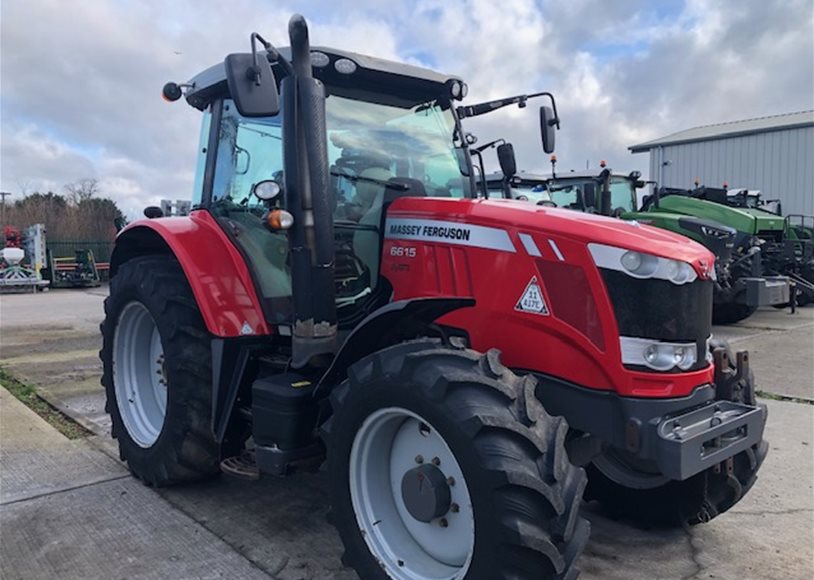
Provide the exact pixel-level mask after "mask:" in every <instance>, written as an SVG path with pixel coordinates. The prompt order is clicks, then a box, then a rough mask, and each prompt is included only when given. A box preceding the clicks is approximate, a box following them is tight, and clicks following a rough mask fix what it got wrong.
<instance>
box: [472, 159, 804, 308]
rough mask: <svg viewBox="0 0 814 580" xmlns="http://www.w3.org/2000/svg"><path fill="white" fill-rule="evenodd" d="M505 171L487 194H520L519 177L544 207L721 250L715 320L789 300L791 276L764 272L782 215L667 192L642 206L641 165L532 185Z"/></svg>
mask: <svg viewBox="0 0 814 580" xmlns="http://www.w3.org/2000/svg"><path fill="white" fill-rule="evenodd" d="M506 175H507V172H504V173H498V174H492V175H489V176H487V177H486V179H484V180H482V181H483V190H484V191H486V192H487V195H488V194H489V193H490V192H491V193H492V194H493V195H500V196H502V197H517V196H515V195H514V194H513V192H514V191H515V190H516V189H517V188H516V186H515V185H514V184H515V182H517V183H518V184H522V185H523V186H524V187H523V190H524V192H525V193H524V195H523V197H525V198H526V199H528V200H529V201H531V202H534V203H537V204H538V205H543V206H550V207H563V208H567V209H576V210H578V211H585V212H589V213H598V214H602V215H607V216H614V217H619V218H622V219H625V220H635V221H636V222H638V223H642V224H647V225H652V226H655V227H658V228H662V229H666V230H670V231H673V232H676V233H679V234H682V235H685V236H687V237H688V238H691V239H693V240H695V241H697V242H700V243H701V244H704V245H705V246H707V247H708V248H709V249H710V250H711V251H712V252H713V253H714V254H715V256H716V268H715V269H716V277H717V280H716V283H715V294H714V307H713V313H712V316H713V322H714V323H715V324H733V323H735V322H739V321H741V320H744V319H745V318H748V317H749V316H751V315H752V314H753V313H754V312H755V311H756V310H757V309H758V307H760V306H770V305H771V306H780V307H782V306H784V305H786V304H788V302H789V293H790V283H789V279H788V278H787V277H785V276H766V275H764V266H763V261H764V258H763V255H762V248H761V245H762V243H764V242H763V239H762V238H761V237H760V236H761V235H763V234H764V233H765V232H773V231H779V232H781V234H782V231H783V228H784V220H783V218H782V217H778V216H777V215H774V214H770V215H766V214H767V212H762V211H761V210H749V209H745V208H737V207H730V206H727V205H726V204H722V203H716V202H713V201H709V200H705V199H699V198H696V197H691V196H685V195H670V194H667V195H660V193H661V192H660V190H657V191H656V193H655V194H654V195H652V196H647V197H645V199H644V202H643V204H641V209H640V210H637V209H636V208H638V207H639V203H638V196H637V189H639V188H642V187H644V186H645V185H646V183H645V182H644V181H642V180H641V173H639V172H638V171H633V172H631V173H630V174H619V173H613V172H612V171H611V170H610V169H609V168H606V167H602V168H601V169H600V170H599V171H596V170H585V171H578V172H568V173H560V174H557V173H554V174H553V175H552V176H551V177H547V178H539V179H538V180H537V184H536V185H535V186H532V187H530V188H529V181H530V174H526V173H519V174H516V175H510V176H509V177H506ZM505 184H508V186H506V185H505ZM507 192H509V193H508V194H507ZM752 211H756V212H760V213H761V215H755V214H754V213H751V212H752Z"/></svg>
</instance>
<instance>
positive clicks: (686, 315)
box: [600, 268, 712, 370]
mask: <svg viewBox="0 0 814 580" xmlns="http://www.w3.org/2000/svg"><path fill="white" fill-rule="evenodd" d="M600 272H601V273H602V278H603V279H604V281H605V287H606V288H607V291H608V295H609V296H610V299H611V303H612V304H613V311H614V314H615V315H616V324H617V326H618V327H619V335H620V336H631V337H638V338H652V339H656V340H663V341H669V342H694V343H696V347H697V348H698V352H697V357H696V360H697V361H698V362H697V363H696V366H695V367H693V369H691V370H694V369H700V368H704V367H705V366H706V364H707V363H706V341H707V338H709V336H710V334H711V333H712V281H710V280H696V281H695V282H691V283H689V284H681V285H676V284H673V283H672V282H668V281H667V280H658V279H639V278H633V277H631V276H628V275H627V274H625V273H623V272H618V271H616V270H608V269H604V268H600Z"/></svg>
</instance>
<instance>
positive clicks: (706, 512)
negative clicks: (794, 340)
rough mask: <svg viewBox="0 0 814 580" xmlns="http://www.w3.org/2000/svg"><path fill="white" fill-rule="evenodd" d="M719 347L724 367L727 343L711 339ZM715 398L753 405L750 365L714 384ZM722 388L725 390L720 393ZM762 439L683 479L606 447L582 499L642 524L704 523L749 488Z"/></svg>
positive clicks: (763, 450) (763, 453)
mask: <svg viewBox="0 0 814 580" xmlns="http://www.w3.org/2000/svg"><path fill="white" fill-rule="evenodd" d="M716 349H724V350H725V351H726V353H727V357H726V359H727V360H728V364H729V369H728V370H731V371H733V372H734V370H735V364H734V361H735V357H734V356H733V353H732V349H731V348H730V346H729V344H728V343H727V342H726V341H724V340H717V339H713V340H712V341H711V342H710V351H711V352H714V351H715V350H716ZM716 391H717V393H718V394H717V397H716V398H718V399H724V400H731V401H734V402H738V403H744V404H749V405H754V404H755V403H756V401H755V392H756V390H755V378H754V375H753V374H752V372H751V371H750V372H749V373H748V375H747V376H746V377H744V378H742V379H740V380H739V381H738V382H737V384H729V385H727V386H726V388H725V387H724V385H716ZM724 391H727V392H728V395H727V396H722V393H723V392H724ZM768 447H769V446H768V443H767V442H766V441H765V440H763V441H760V442H759V443H758V444H756V445H753V446H752V447H751V448H749V449H747V450H745V451H742V452H741V453H738V454H737V455H735V456H734V457H732V458H731V459H729V460H727V461H725V462H723V463H721V464H719V465H718V466H717V467H713V468H710V469H707V470H706V471H702V472H701V473H698V474H697V475H694V476H693V477H691V478H689V479H687V480H684V481H675V480H671V479H668V478H666V477H664V476H663V475H661V474H660V473H659V472H658V470H657V469H656V468H655V466H654V465H646V464H643V463H642V462H641V461H637V460H636V458H635V457H632V456H631V455H630V454H629V453H627V452H625V451H622V450H617V449H613V448H608V449H606V450H605V451H604V452H603V453H602V454H601V455H600V456H599V457H597V458H596V459H594V460H593V461H592V462H591V464H590V465H588V468H587V471H588V487H587V489H586V490H585V499H587V500H589V501H590V500H597V501H598V502H599V503H600V504H602V506H603V508H604V509H605V510H606V511H607V512H609V513H610V514H611V515H614V516H617V517H620V518H626V519H629V520H631V521H634V522H637V523H639V524H643V525H652V524H656V525H665V526H685V525H691V526H692V525H696V524H700V523H706V522H708V521H709V520H711V519H712V518H715V517H717V516H719V515H720V514H722V513H724V512H726V511H727V510H729V509H730V508H731V507H732V506H734V505H735V504H736V503H738V502H739V501H740V500H741V499H743V497H744V496H745V495H746V493H747V492H748V491H749V490H750V489H751V488H752V486H753V485H754V483H755V481H756V480H757V472H758V469H760V466H761V464H762V463H763V460H764V459H765V457H766V453H767V451H768Z"/></svg>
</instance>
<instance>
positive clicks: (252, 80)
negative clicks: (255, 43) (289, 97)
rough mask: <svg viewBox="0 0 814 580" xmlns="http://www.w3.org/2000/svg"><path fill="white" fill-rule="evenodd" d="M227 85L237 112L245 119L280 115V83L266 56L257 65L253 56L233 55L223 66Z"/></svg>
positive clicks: (261, 55) (228, 57)
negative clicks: (276, 79) (278, 88)
mask: <svg viewBox="0 0 814 580" xmlns="http://www.w3.org/2000/svg"><path fill="white" fill-rule="evenodd" d="M223 64H224V66H225V68H226V84H227V85H228V86H229V93H230V94H231V97H232V100H233V101H234V102H235V106H236V107H237V111H238V112H239V113H240V114H241V115H243V116H244V117H271V116H273V115H276V114H277V113H279V112H280V95H279V94H278V93H277V82H276V81H275V80H274V73H273V72H272V71H271V65H270V64H269V61H268V59H267V58H266V55H265V54H260V55H259V56H258V58H257V64H256V65H255V62H254V57H253V56H252V55H251V54H230V55H228V56H227V57H226V60H224V62H223Z"/></svg>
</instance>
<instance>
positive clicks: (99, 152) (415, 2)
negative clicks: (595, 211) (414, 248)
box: [0, 0, 814, 218]
mask: <svg viewBox="0 0 814 580" xmlns="http://www.w3.org/2000/svg"><path fill="white" fill-rule="evenodd" d="M296 12H299V13H302V14H303V15H305V17H306V18H307V19H308V21H309V24H310V36H311V41H312V43H313V44H321V45H327V46H333V47H336V48H342V49H347V50H352V51H356V52H362V53H366V54H370V55H373V56H378V57H382V58H387V59H394V60H401V61H406V62H409V63H412V64H417V65H421V66H427V67H430V68H433V69H436V70H439V71H442V72H445V73H449V74H456V75H459V76H461V77H463V78H464V79H465V80H466V82H467V83H468V85H469V89H470V91H469V97H468V98H467V100H466V103H470V104H472V103H476V102H479V101H482V100H488V99H493V98H498V97H502V96H508V95H513V94H521V93H531V92H537V91H543V90H545V91H550V92H552V93H554V95H555V96H556V98H557V106H558V109H559V116H560V119H561V122H562V128H561V130H560V131H559V132H558V133H557V150H556V154H557V157H558V159H559V162H558V166H557V168H558V170H567V169H580V168H584V167H585V166H586V163H590V164H591V166H596V165H597V164H598V163H599V161H600V160H601V159H604V160H607V161H608V163H609V164H610V166H611V167H613V168H614V169H617V170H624V171H629V170H632V169H639V170H641V171H642V172H643V173H644V174H645V175H646V173H647V164H648V158H647V154H638V155H632V154H631V153H630V152H629V151H628V150H627V148H628V147H629V146H631V145H633V144H636V143H640V142H643V141H647V140H650V139H654V138H658V137H661V136H664V135H667V134H670V133H673V132H676V131H680V130H683V129H687V128H690V127H694V126H698V125H706V124H711V123H720V122H725V121H734V120H739V119H746V118H752V117H759V116H765V115H773V114H780V113H788V112H793V111H802V110H810V109H814V1H813V0H774V1H767V0H686V1H680V0H664V1H652V0H613V1H609V0H556V1H555V0H545V1H540V0H537V1H535V0H499V1H496V0H472V1H464V0H445V1H443V2H441V1H429V0H389V1H388V2H381V1H380V0H375V1H374V0H334V1H331V2H327V1H322V2H318V1H311V0H300V1H294V0H274V1H271V0H230V1H229V2H222V1H217V2H215V1H213V0H196V1H192V0H174V1H173V2H167V1H165V0H3V1H2V4H0V190H2V191H9V192H11V193H12V196H11V198H10V199H11V200H13V199H19V197H20V196H22V195H26V194H31V193H33V192H35V191H47V190H52V191H56V192H61V191H63V188H64V185H65V184H67V183H71V182H75V181H78V180H80V179H86V178H96V179H98V180H99V182H100V185H101V190H102V192H103V193H104V194H105V195H108V196H109V197H111V198H113V199H114V200H116V202H117V203H118V204H119V206H120V207H121V208H122V209H123V211H124V212H125V213H126V214H127V215H128V216H129V217H130V218H134V217H136V216H138V215H140V214H141V211H142V209H143V208H144V207H145V206H147V205H157V203H158V200H160V199H163V198H171V199H187V198H189V197H190V195H191V190H192V182H193V174H194V164H195V154H196V149H197V143H198V135H199V123H200V113H199V112H198V111H196V110H195V109H193V108H191V107H189V106H187V105H186V104H185V103H184V102H183V101H178V102H176V103H173V104H169V103H166V102H164V101H163V100H162V99H161V97H160V91H161V87H162V86H163V84H164V83H165V82H167V81H169V80H174V81H179V82H182V81H185V80H187V79H189V78H190V77H192V76H193V75H194V74H195V73H197V72H199V71H200V70H202V69H203V68H206V67H208V66H210V65H212V64H214V63H216V62H218V61H222V59H223V57H224V56H225V55H226V54H228V53H230V52H245V51H246V50H247V49H248V46H249V44H248V38H249V34H250V33H251V32H253V31H257V32H259V33H261V34H262V35H263V36H265V37H266V38H268V39H269V40H271V41H272V42H273V43H274V44H276V45H278V46H283V45H285V44H287V42H286V30H287V23H288V19H289V17H290V16H291V14H293V13H296ZM533 103H534V101H531V102H530V106H529V107H528V108H526V109H518V108H516V107H511V108H506V109H502V110H501V111H499V112H496V113H493V114H490V115H486V116H484V117H479V118H475V119H471V120H469V122H468V123H467V125H466V127H467V129H468V130H469V131H471V132H472V133H474V134H475V135H477V136H478V138H479V142H480V143H486V142H487V141H490V140H492V139H496V138H499V137H502V138H505V139H507V140H509V141H511V142H512V143H513V144H514V146H515V152H516V154H517V159H518V167H519V168H520V169H522V170H525V171H547V170H548V169H549V168H550V165H549V162H548V155H546V154H544V153H543V151H542V147H541V145H540V137H539V125H538V119H537V114H536V106H531V104H533ZM487 161H488V162H489V166H488V167H487V169H494V168H495V165H496V163H495V161H494V155H493V154H492V155H490V156H487Z"/></svg>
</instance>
